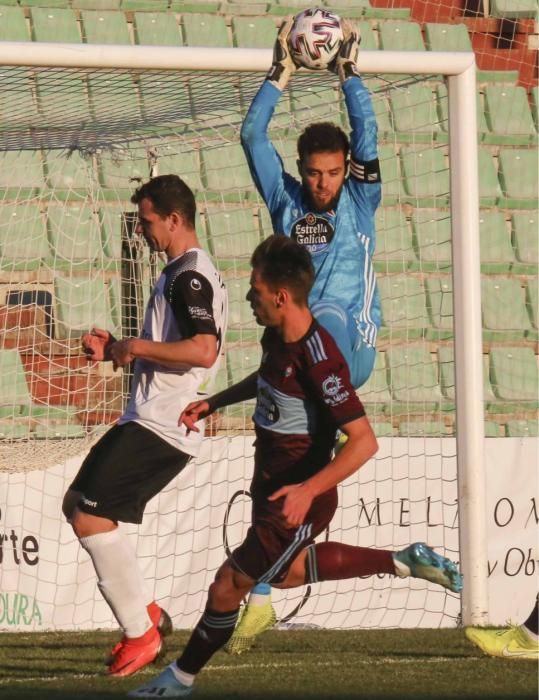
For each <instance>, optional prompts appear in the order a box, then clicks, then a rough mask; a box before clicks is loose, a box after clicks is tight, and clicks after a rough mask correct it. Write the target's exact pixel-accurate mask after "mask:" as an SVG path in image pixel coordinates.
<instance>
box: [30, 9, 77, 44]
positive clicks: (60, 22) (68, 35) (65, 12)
mask: <svg viewBox="0 0 539 700" xmlns="http://www.w3.org/2000/svg"><path fill="white" fill-rule="evenodd" d="M31 17H32V33H33V38H34V41H52V42H56V41H60V42H64V43H66V44H79V43H80V42H81V41H82V38H81V35H80V29H79V24H78V22H77V17H76V15H75V13H74V12H73V10H71V9H70V8H67V7H66V8H57V9H54V8H50V7H34V8H33V9H32V12H31Z"/></svg>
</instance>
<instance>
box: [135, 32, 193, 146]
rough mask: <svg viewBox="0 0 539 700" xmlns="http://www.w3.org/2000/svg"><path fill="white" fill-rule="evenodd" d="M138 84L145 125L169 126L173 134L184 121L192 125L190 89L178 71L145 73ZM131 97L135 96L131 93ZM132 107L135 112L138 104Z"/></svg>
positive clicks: (179, 129) (180, 127)
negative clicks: (152, 123)
mask: <svg viewBox="0 0 539 700" xmlns="http://www.w3.org/2000/svg"><path fill="white" fill-rule="evenodd" d="M169 26H171V25H169ZM138 85H139V89H140V96H141V104H142V111H143V114H144V122H145V124H146V125H148V124H151V122H154V123H155V125H156V126H157V127H159V128H161V129H162V128H163V127H164V126H170V128H171V130H172V131H173V132H176V133H177V132H178V131H181V129H182V127H183V125H184V124H191V126H192V118H193V110H192V108H191V101H190V96H189V91H188V88H187V86H186V84H185V80H184V79H183V78H182V77H181V76H180V75H179V74H178V73H175V72H170V73H163V72H160V73H151V72H148V73H144V74H143V75H141V76H140V77H139V80H138ZM132 98H135V99H136V96H135V93H134V92H132ZM134 108H135V113H136V112H137V110H138V105H134Z"/></svg>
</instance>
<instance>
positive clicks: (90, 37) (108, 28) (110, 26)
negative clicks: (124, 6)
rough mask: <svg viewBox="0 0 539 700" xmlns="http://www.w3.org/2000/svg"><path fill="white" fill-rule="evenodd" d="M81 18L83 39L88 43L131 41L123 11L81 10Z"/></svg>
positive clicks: (122, 42) (121, 42)
mask: <svg viewBox="0 0 539 700" xmlns="http://www.w3.org/2000/svg"><path fill="white" fill-rule="evenodd" d="M108 7H109V8H110V7H111V5H110V4H109V6H108ZM81 20H82V30H83V35H84V39H85V41H86V42H87V43H88V44H130V43H131V39H130V37H129V30H128V29H127V22H126V18H125V15H124V13H123V12H118V11H116V10H114V9H103V10H83V11H82V12H81Z"/></svg>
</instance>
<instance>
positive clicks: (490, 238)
mask: <svg viewBox="0 0 539 700" xmlns="http://www.w3.org/2000/svg"><path fill="white" fill-rule="evenodd" d="M479 235H480V244H481V272H489V273H490V272H509V271H510V270H511V269H512V267H513V264H514V263H515V254H514V252H513V246H512V244H511V233H510V230H509V228H508V224H507V223H506V221H505V215H504V213H503V212H501V211H497V210H481V211H480V212H479Z"/></svg>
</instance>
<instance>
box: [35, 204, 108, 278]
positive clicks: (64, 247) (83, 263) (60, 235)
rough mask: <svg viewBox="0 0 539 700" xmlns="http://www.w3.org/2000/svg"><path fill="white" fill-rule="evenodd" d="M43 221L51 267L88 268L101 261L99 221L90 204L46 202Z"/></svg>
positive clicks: (101, 249)
mask: <svg viewBox="0 0 539 700" xmlns="http://www.w3.org/2000/svg"><path fill="white" fill-rule="evenodd" d="M47 222H48V229H49V241H50V245H51V250H52V254H53V257H54V267H55V269H69V270H73V269H76V268H77V267H79V269H80V268H88V267H93V266H94V265H97V264H98V262H99V263H100V262H101V260H102V259H103V248H102V244H101V232H100V227H99V220H98V218H97V216H96V215H95V214H94V212H93V211H92V209H91V208H90V207H86V206H79V205H76V206H68V207H66V206H60V205H56V204H50V205H49V207H48V210H47Z"/></svg>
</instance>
